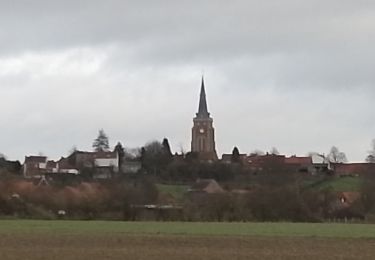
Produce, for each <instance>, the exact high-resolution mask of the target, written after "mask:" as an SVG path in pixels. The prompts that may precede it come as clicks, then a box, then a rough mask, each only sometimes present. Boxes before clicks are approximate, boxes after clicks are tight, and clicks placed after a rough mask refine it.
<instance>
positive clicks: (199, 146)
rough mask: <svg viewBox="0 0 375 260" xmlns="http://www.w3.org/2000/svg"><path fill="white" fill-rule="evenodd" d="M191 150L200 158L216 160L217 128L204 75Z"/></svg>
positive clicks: (194, 122)
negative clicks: (210, 107)
mask: <svg viewBox="0 0 375 260" xmlns="http://www.w3.org/2000/svg"><path fill="white" fill-rule="evenodd" d="M191 152H193V153H196V154H198V157H199V159H201V160H206V161H216V160H217V159H218V157H217V153H216V148H215V129H214V127H213V119H212V117H211V116H210V113H209V112H208V108H207V100H206V90H205V86H204V79H203V77H202V83H201V91H200V98H199V107H198V113H196V115H195V117H194V119H193V128H192V138H191Z"/></svg>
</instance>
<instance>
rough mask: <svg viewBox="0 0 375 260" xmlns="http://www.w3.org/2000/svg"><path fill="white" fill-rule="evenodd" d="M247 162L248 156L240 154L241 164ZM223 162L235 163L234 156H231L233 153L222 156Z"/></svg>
mask: <svg viewBox="0 0 375 260" xmlns="http://www.w3.org/2000/svg"><path fill="white" fill-rule="evenodd" d="M246 160H247V155H246V154H240V155H239V162H241V163H245V162H246ZM221 161H222V162H223V163H228V164H229V163H233V155H232V154H231V153H229V154H228V153H227V154H223V155H222V156H221Z"/></svg>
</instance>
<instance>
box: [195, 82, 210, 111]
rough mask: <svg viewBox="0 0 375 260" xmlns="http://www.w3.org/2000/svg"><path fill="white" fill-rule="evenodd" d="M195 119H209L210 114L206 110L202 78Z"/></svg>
mask: <svg viewBox="0 0 375 260" xmlns="http://www.w3.org/2000/svg"><path fill="white" fill-rule="evenodd" d="M197 117H200V118H207V117H210V113H208V109H207V101H206V90H205V89H204V79H203V77H202V84H201V93H200V98H199V108H198V113H197Z"/></svg>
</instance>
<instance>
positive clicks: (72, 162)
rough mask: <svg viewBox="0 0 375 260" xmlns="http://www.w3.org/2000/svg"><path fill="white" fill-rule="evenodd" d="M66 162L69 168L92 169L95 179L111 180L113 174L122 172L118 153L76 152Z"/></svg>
mask: <svg viewBox="0 0 375 260" xmlns="http://www.w3.org/2000/svg"><path fill="white" fill-rule="evenodd" d="M65 162H66V164H65V165H67V168H68V167H72V168H75V169H79V170H83V169H92V170H93V171H92V177H93V178H94V179H110V178H112V177H113V174H115V173H118V172H119V170H120V168H119V165H120V160H119V155H118V153H117V152H116V151H113V152H111V151H99V152H84V151H75V152H73V153H72V154H71V155H69V157H68V158H66V161H65ZM68 169H69V168H68Z"/></svg>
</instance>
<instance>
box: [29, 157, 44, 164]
mask: <svg viewBox="0 0 375 260" xmlns="http://www.w3.org/2000/svg"><path fill="white" fill-rule="evenodd" d="M46 161H47V156H26V157H25V163H45V162H46Z"/></svg>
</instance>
